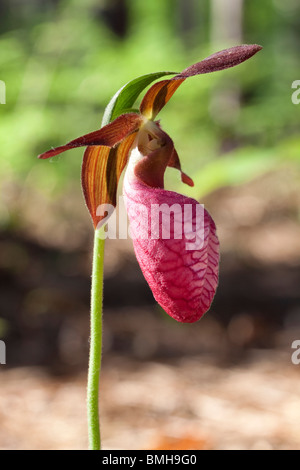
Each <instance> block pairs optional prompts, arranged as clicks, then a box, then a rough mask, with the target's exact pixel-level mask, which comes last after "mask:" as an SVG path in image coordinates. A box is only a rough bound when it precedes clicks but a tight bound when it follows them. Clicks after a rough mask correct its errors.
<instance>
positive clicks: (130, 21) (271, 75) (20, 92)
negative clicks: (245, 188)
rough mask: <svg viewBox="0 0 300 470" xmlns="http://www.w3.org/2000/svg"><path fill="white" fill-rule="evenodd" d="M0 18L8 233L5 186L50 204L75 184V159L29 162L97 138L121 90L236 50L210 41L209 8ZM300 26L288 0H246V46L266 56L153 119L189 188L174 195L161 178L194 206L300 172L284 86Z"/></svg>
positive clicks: (40, 9) (198, 80)
mask: <svg viewBox="0 0 300 470" xmlns="http://www.w3.org/2000/svg"><path fill="white" fill-rule="evenodd" d="M16 5H18V8H17V9H16V8H14V7H15V6H16ZM118 8H119V9H118ZM184 8H186V9H187V11H189V12H190V15H189V16H187V15H185V16H184V15H183V9H184ZM1 9H2V11H1V13H2V15H1V20H0V79H1V80H4V81H5V83H6V87H7V95H6V105H0V119H1V126H0V143H1V155H0V184H1V202H0V223H1V224H2V225H3V224H9V223H10V222H11V220H10V216H9V198H8V197H7V188H8V186H9V185H11V184H17V185H19V186H20V187H22V188H26V187H29V188H30V190H33V191H35V193H36V195H42V197H43V198H46V199H48V200H49V201H51V200H57V199H59V198H61V197H63V195H64V194H65V193H66V192H67V191H68V190H69V189H68V188H70V186H74V182H75V181H78V182H79V178H80V165H81V155H82V153H83V152H82V150H80V149H79V150H74V151H72V152H68V153H66V154H64V155H63V156H62V157H56V158H55V159H52V161H47V162H43V161H38V160H37V159H36V156H37V155H38V154H39V153H41V152H44V151H45V150H47V149H48V148H50V147H52V146H57V145H60V144H63V143H64V142H66V141H68V140H71V139H73V138H75V137H77V136H79V135H81V134H85V133H87V132H90V131H92V130H95V129H96V128H97V127H99V126H100V123H101V119H102V115H103V111H104V109H105V106H106V104H107V103H108V101H109V99H110V98H111V96H113V95H114V93H115V92H116V91H117V90H118V89H119V88H120V87H121V86H123V85H124V84H125V83H126V82H128V81H129V80H131V79H133V78H135V77H136V76H139V75H142V74H146V73H151V72H158V71H163V70H174V71H178V72H179V71H181V70H182V69H184V68H185V67H187V66H188V65H191V64H192V63H195V62H197V61H199V60H201V59H202V58H204V57H206V56H207V55H209V54H211V53H213V52H215V51H217V50H220V49H223V48H225V47H227V46H232V45H236V43H234V42H231V43H230V44H228V43H225V42H224V43H222V44H214V43H213V42H212V39H211V35H210V30H211V23H212V21H213V18H212V13H211V10H210V2H209V1H208V0H206V1H204V0H203V1H202V2H197V1H192V0H190V1H186V2H183V1H180V0H176V1H171V0H166V1H164V2H162V1H161V0H153V1H152V2H141V1H139V0H130V1H129V0H128V1H127V2H125V0H124V1H123V2H121V1H117V0H114V1H108V0H107V1H104V0H87V1H83V0H64V1H63V0H61V1H59V0H51V1H50V0H48V1H42V0H41V1H39V0H35V1H33V0H28V1H27V2H21V3H20V2H16V1H15V0H9V1H8V0H5V1H4V0H3V2H2V6H1ZM191 13H192V14H191ZM118 15H119V16H118ZM299 18H300V5H299V4H298V2H296V1H294V0H286V1H285V2H280V1H279V0H266V1H265V2H260V1H259V0H251V1H250V0H244V13H243V36H244V37H243V42H245V43H259V44H261V45H262V46H263V47H264V49H263V50H262V51H261V52H260V53H259V54H258V55H256V56H255V57H254V58H253V59H251V60H250V61H249V62H246V63H244V64H242V65H241V66H239V67H237V68H235V69H230V70H227V71H224V72H218V73H215V74H211V75H205V76H200V77H195V78H191V79H189V80H187V81H186V82H185V83H184V84H183V85H182V86H181V87H180V88H179V89H178V91H177V92H176V94H175V96H174V97H173V98H172V100H171V101H170V103H168V105H167V106H166V108H165V109H164V110H163V111H162V112H161V114H160V116H159V117H160V119H161V124H162V126H163V128H164V129H165V130H166V132H168V133H169V134H170V136H171V137H172V138H173V140H174V142H175V145H176V148H177V151H178V153H179V155H180V156H181V161H182V166H183V168H184V170H185V171H186V172H187V173H188V174H190V175H191V176H192V177H193V178H194V181H195V188H194V189H191V190H189V188H186V187H184V188H180V186H181V185H180V183H179V175H177V173H176V172H175V171H173V170H170V174H169V175H168V178H167V180H168V184H169V185H170V186H171V187H177V188H178V187H179V189H180V190H183V191H185V192H186V193H187V191H189V194H191V195H194V196H195V197H200V196H201V195H202V194H204V193H205V192H207V191H211V190H213V189H215V188H218V187H219V186H224V185H228V184H240V183H242V182H244V181H247V180H249V179H252V178H254V177H256V176H258V175H260V174H262V173H264V172H266V171H270V170H272V169H276V168H280V166H285V165H293V166H294V167H295V171H298V164H299V155H300V137H299V123H300V119H299V115H300V105H299V106H297V105H294V104H292V101H291V94H292V91H293V90H292V89H291V84H292V81H294V80H297V79H300V75H299V74H300V72H299V59H298V57H299V47H300V28H299V22H300V19H299ZM116 20H117V21H116ZM79 191H80V189H79V185H78V192H79ZM5 205H6V209H5V207H4V206H5ZM7 207H8V210H7ZM3 214H6V215H3ZM7 214H8V215H7Z"/></svg>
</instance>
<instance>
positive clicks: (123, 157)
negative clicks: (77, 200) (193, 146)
mask: <svg viewBox="0 0 300 470" xmlns="http://www.w3.org/2000/svg"><path fill="white" fill-rule="evenodd" d="M260 49H261V47H260V46H257V45H250V46H249V45H244V46H237V47H233V48H231V49H227V50H224V51H221V52H218V53H216V54H213V55H212V56H210V57H208V58H206V59H204V60H202V61H201V62H199V63H197V64H195V65H192V66H191V67H188V68H186V69H185V70H183V71H182V72H181V73H180V74H177V75H175V77H173V78H171V79H168V80H162V81H159V82H157V83H155V84H154V85H153V86H152V87H151V88H150V89H149V90H148V92H147V93H146V94H145V96H144V98H143V100H142V102H141V105H140V112H139V113H135V112H134V113H133V112H128V113H124V114H122V115H120V116H118V117H117V118H116V119H114V120H113V121H112V122H111V123H109V124H107V125H106V126H104V127H102V128H101V129H100V130H97V131H95V132H92V133H90V134H87V135H84V136H82V137H79V138H77V139H75V140H72V141H71V142H69V143H67V144H66V145H63V146H60V147H56V148H54V149H52V150H49V151H48V152H45V153H43V154H42V155H40V156H39V158H49V157H53V156H54V155H57V154H59V153H61V152H64V151H66V150H69V149H72V148H75V147H82V146H87V149H86V151H85V153H84V157H83V165H82V187H83V193H84V196H85V200H86V204H87V207H88V209H89V212H90V214H91V217H92V219H93V223H94V226H95V228H96V227H97V226H98V227H99V226H100V225H101V218H102V217H103V216H102V215H101V216H98V215H97V208H98V206H99V205H101V204H104V203H109V204H112V205H114V206H115V205H116V192H117V186H118V182H119V179H120V176H121V173H122V171H123V169H124V167H125V166H126V164H127V161H128V158H129V155H130V152H131V158H130V163H129V167H128V170H127V172H126V177H125V182H124V197H125V203H126V206H127V211H128V216H129V220H130V221H131V223H132V224H133V225H135V236H134V240H133V243H134V248H135V253H136V256H137V259H138V261H139V264H140V266H141V269H142V271H143V274H144V276H145V278H146V280H147V281H148V283H149V285H150V287H151V289H152V292H153V295H154V297H155V299H156V300H157V301H158V303H159V304H160V305H161V306H162V307H163V308H164V310H165V311H166V312H167V313H168V314H169V315H171V316H172V317H173V318H175V319H176V320H178V321H182V322H194V321H196V320H199V318H200V317H201V316H202V315H203V314H204V313H205V312H206V311H207V310H208V309H209V307H210V304H211V302H212V299H213V297H214V294H215V290H216V287H217V281H218V262H219V242H218V239H217V235H216V227H215V224H214V222H213V220H212V218H211V217H210V215H209V214H208V212H207V211H206V210H204V230H203V228H202V230H203V232H204V240H202V244H201V245H202V246H201V249H198V250H197V249H196V250H193V251H192V250H187V249H186V248H185V244H186V238H185V237H184V236H183V237H182V238H181V239H175V238H174V237H173V238H171V239H163V238H159V239H153V238H152V237H151V236H150V235H151V234H149V237H147V238H144V239H142V238H141V237H139V226H138V225H137V224H135V221H137V220H138V218H139V213H138V208H137V206H138V205H139V204H143V205H145V206H146V207H149V206H150V205H151V204H159V205H160V204H165V203H166V204H168V205H170V206H173V204H178V205H179V208H182V209H183V208H184V206H185V205H188V204H191V205H192V206H194V205H197V204H198V202H197V201H195V200H194V199H191V198H187V197H185V196H182V195H180V194H178V193H176V192H171V191H166V190H165V189H164V172H165V170H166V168H167V167H174V168H177V169H178V170H179V171H180V172H181V179H182V181H183V182H184V183H186V184H188V185H190V186H193V181H192V180H191V178H189V177H188V176H187V175H186V174H185V173H183V172H182V170H181V165H180V160H179V157H178V154H177V152H176V150H175V147H174V143H173V141H172V140H171V138H170V137H169V136H168V135H167V134H166V133H165V132H164V131H163V130H162V129H161V127H160V125H159V123H158V122H157V121H155V118H156V116H157V114H158V113H159V111H161V109H162V108H163V107H164V106H165V104H166V103H167V102H168V101H169V99H170V98H171V96H172V95H173V93H174V92H175V91H176V90H177V88H178V87H179V85H181V83H183V82H184V80H185V79H186V78H188V77H191V76H193V75H199V74H204V73H209V72H213V71H217V70H223V69H226V68H229V67H233V66H235V65H237V64H239V63H241V62H243V61H245V60H246V59H249V58H250V57H251V56H253V55H254V54H255V53H256V52H258V51H259V50H260ZM174 217H176V214H175V215H174ZM194 217H195V214H194ZM148 222H149V224H148V225H149V226H151V220H149V221H148ZM99 223H100V225H99ZM195 223H196V221H195V220H193V224H195Z"/></svg>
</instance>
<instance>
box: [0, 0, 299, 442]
mask: <svg viewBox="0 0 300 470" xmlns="http://www.w3.org/2000/svg"><path fill="white" fill-rule="evenodd" d="M243 43H248V44H250V43H257V44H261V45H262V46H263V50H262V51H261V52H260V53H259V54H257V55H256V56H255V57H254V58H253V59H251V60H250V61H248V62H246V63H244V64H242V65H240V66H239V67H237V68H235V69H230V70H227V71H224V72H218V73H214V74H210V75H203V76H199V77H196V78H191V79H189V80H187V81H186V82H185V83H184V84H183V85H182V86H181V87H180V88H179V90H178V91H177V92H176V94H175V96H174V97H173V98H172V100H171V101H170V102H169V103H168V105H167V106H166V107H165V108H164V110H163V111H162V112H161V114H160V119H161V120H162V124H163V127H164V129H165V131H166V132H168V133H169V134H170V136H171V137H172V138H173V140H174V142H175V146H176V149H177V151H178V153H179V155H180V157H181V162H182V166H183V169H184V171H186V172H187V174H189V175H191V176H192V177H193V179H194V182H195V187H194V188H192V189H190V188H188V187H182V185H181V183H179V178H178V175H177V174H176V172H175V171H174V172H173V171H172V170H171V169H170V171H169V174H168V175H167V187H168V188H171V189H175V190H177V191H179V192H184V193H185V194H189V195H191V196H193V197H195V198H197V199H199V200H200V201H201V202H204V203H205V206H206V208H207V209H208V210H209V211H210V213H211V214H212V216H213V218H214V220H215V221H216V223H217V227H218V234H219V237H220V241H221V250H222V251H221V253H222V256H221V273H220V285H219V289H218V291H217V295H216V297H215V300H214V303H213V306H212V308H211V310H210V312H209V313H208V314H207V315H206V316H205V317H204V318H203V319H202V320H201V321H200V322H199V323H197V324H193V325H182V324H178V323H176V322H175V321H173V320H172V319H170V318H169V317H167V315H166V314H165V313H164V312H162V311H161V309H160V308H159V307H158V306H157V304H156V303H155V302H154V300H153V297H152V294H151V291H150V289H149V288H148V286H147V284H146V281H145V280H144V278H143V276H142V274H141V272H140V269H139V266H138V264H137V261H136V260H135V257H134V254H133V249H132V244H131V241H130V240H120V241H116V240H110V241H108V242H107V249H106V260H105V299H104V328H105V331H104V353H103V372H102V394H101V398H100V401H101V413H102V417H103V441H104V447H105V448H121V449H129V448H133V449H134V448H141V449H142V448H148V449H149V448H152V449H153V448H162V449H170V448H178V449H180V448H181V449H207V448H209V449H229V448H233V449H247V448H250V449H290V448H298V449H299V448H300V424H299V423H300V403H299V392H300V385H299V384H300V380H299V372H300V369H298V368H300V365H299V366H298V368H297V366H296V365H293V364H292V362H291V354H292V349H291V343H292V341H293V340H295V339H300V291H299V285H300V186H299V183H300V135H299V124H300V104H299V105H298V106H297V105H296V104H293V103H292V100H291V96H292V93H293V91H295V90H293V89H292V82H293V81H295V80H300V70H299V51H300V3H299V2H298V1H297V0H285V1H284V2H283V1H281V0H264V1H263V2H261V1H259V0H152V1H151V2H142V1H139V0H86V1H83V0H26V1H22V0H0V80H2V81H4V82H5V84H6V104H0V120H1V125H0V145H1V153H0V192H1V198H0V339H2V340H4V341H5V343H6V347H7V364H6V365H1V366H0V448H2V449H63V448H69V449H76V448H86V446H87V438H86V421H85V386H86V371H87V359H88V337H89V287H90V270H91V247H92V237H93V230H92V225H91V222H90V218H89V215H88V212H87V210H86V208H85V206H84V202H83V198H82V194H81V188H80V166H81V158H82V154H83V151H82V149H77V150H73V151H72V152H68V153H66V154H64V155H63V156H61V157H56V158H53V159H52V160H51V161H39V160H37V158H36V156H37V155H38V154H39V153H42V152H44V151H45V150H47V149H48V148H50V147H54V146H57V145H60V144H63V143H65V142H66V141H69V140H71V139H73V138H75V137H77V136H79V135H82V134H85V133H87V132H90V131H92V130H95V129H96V128H97V127H99V125H100V122H101V118H102V114H103V111H104V108H105V106H106V104H107V103H108V101H109V99H110V98H111V96H112V95H113V94H114V93H115V92H116V91H117V90H118V89H119V88H120V87H121V86H122V85H124V84H125V83H126V82H127V81H129V80H131V79H133V78H135V77H136V76H138V75H142V74H145V73H149V72H155V71H161V70H173V71H178V72H179V71H181V70H183V69H184V68H186V67H187V66H189V65H191V64H193V63H195V62H198V61H199V60H201V59H203V58H204V57H206V56H207V55H209V54H211V53H213V52H216V51H218V50H221V49H224V48H226V47H230V46H233V45H237V44H243Z"/></svg>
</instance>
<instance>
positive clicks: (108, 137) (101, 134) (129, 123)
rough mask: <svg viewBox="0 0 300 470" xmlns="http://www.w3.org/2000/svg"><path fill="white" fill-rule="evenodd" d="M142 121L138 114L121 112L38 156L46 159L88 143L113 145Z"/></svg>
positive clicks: (135, 128)
mask: <svg viewBox="0 0 300 470" xmlns="http://www.w3.org/2000/svg"><path fill="white" fill-rule="evenodd" d="M142 121H143V118H142V117H141V116H140V115H139V114H136V113H128V114H122V115H121V116H119V117H117V118H116V119H115V120H114V121H112V122H110V123H109V124H107V125H106V126H104V127H102V128H101V129H99V130H97V131H94V132H91V133H89V134H86V135H83V136H82V137H78V138H77V139H74V140H71V142H69V143H67V144H66V145H61V146H60V147H56V148H54V149H51V150H48V151H47V152H45V153H42V154H41V155H39V157H38V158H42V159H46V158H50V157H54V156H55V155H58V154H59V153H62V152H65V151H66V150H70V149H72V148H76V147H86V146H88V145H90V146H94V145H97V146H98V145H101V146H106V147H114V146H115V145H117V144H118V143H120V142H121V141H122V140H123V139H124V138H125V137H126V136H128V135H130V134H131V133H132V132H134V131H136V130H137V129H138V128H139V126H140V125H141V123H142Z"/></svg>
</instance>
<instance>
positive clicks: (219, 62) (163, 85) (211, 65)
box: [140, 44, 262, 119]
mask: <svg viewBox="0 0 300 470" xmlns="http://www.w3.org/2000/svg"><path fill="white" fill-rule="evenodd" d="M261 49H262V47H261V46H258V45H257V44H251V45H242V46H235V47H231V48H229V49H224V50H223V51H220V52H216V53H215V54H212V55H211V56H209V57H207V58H206V59H204V60H201V61H200V62H198V63H197V64H194V65H191V66H190V67H187V68H186V69H184V70H183V71H182V72H181V73H180V74H178V75H176V76H175V77H173V78H171V79H170V80H162V81H160V82H157V83H155V84H154V85H153V86H152V87H151V88H150V89H149V90H148V91H147V93H146V94H145V96H144V98H143V100H142V103H141V106H140V111H141V113H142V114H143V115H144V116H145V117H146V118H147V119H154V118H155V116H156V115H157V114H158V113H159V111H160V110H161V109H162V108H163V107H164V106H165V104H166V103H167V102H168V101H169V99H170V98H171V96H172V95H173V94H174V93H175V91H176V90H177V88H178V87H179V85H181V83H182V82H184V80H185V79H186V78H188V77H192V76H194V75H201V74H204V73H211V72H216V71H218V70H224V69H228V68H230V67H235V66H236V65H238V64H240V63H242V62H244V61H245V60H247V59H250V57H252V56H253V55H254V54H256V53H257V52H258V51H260V50H261Z"/></svg>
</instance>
